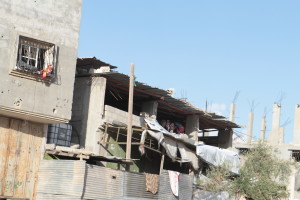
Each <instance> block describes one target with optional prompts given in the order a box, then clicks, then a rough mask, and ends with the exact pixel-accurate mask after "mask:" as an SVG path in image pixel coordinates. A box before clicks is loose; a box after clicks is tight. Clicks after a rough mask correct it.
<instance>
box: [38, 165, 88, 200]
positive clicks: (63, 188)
mask: <svg viewBox="0 0 300 200" xmlns="http://www.w3.org/2000/svg"><path fill="white" fill-rule="evenodd" d="M85 171H86V164H85V161H73V160H43V161H42V162H41V165H40V170H39V178H38V186H37V198H36V199H41V200H45V199H74V200H75V199H81V197H82V191H83V187H84V180H85Z"/></svg>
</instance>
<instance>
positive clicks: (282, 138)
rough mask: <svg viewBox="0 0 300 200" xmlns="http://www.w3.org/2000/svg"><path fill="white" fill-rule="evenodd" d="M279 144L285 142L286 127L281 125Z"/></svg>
mask: <svg viewBox="0 0 300 200" xmlns="http://www.w3.org/2000/svg"><path fill="white" fill-rule="evenodd" d="M278 143H279V144H283V143H284V127H279V140H278Z"/></svg>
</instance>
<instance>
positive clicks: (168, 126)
mask: <svg viewBox="0 0 300 200" xmlns="http://www.w3.org/2000/svg"><path fill="white" fill-rule="evenodd" d="M166 130H167V131H169V132H170V120H167V122H166Z"/></svg>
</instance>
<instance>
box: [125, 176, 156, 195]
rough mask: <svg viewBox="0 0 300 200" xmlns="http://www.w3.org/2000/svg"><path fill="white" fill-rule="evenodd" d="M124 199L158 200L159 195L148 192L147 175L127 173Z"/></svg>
mask: <svg viewBox="0 0 300 200" xmlns="http://www.w3.org/2000/svg"><path fill="white" fill-rule="evenodd" d="M123 185H124V189H123V191H124V197H130V198H137V199H158V195H157V194H152V193H151V192H147V191H146V177H145V174H141V173H134V172H125V176H124V184H123Z"/></svg>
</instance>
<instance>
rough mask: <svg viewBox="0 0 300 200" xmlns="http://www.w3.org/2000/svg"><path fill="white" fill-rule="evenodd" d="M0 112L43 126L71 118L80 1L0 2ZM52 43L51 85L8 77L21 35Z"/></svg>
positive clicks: (25, 78) (11, 70) (22, 0)
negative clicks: (53, 75) (55, 57)
mask: <svg viewBox="0 0 300 200" xmlns="http://www.w3.org/2000/svg"><path fill="white" fill-rule="evenodd" d="M0 13H1V15H0V114H1V115H7V116H13V117H17V118H22V119H25V120H31V121H37V122H42V123H58V122H67V121H68V120H69V119H70V118H71V106H72V97H73V86H74V75H75V65H76V58H77V48H78V38H79V28H80V18H81V0H72V1H69V0H60V1H53V0H49V1H42V0H13V1H11V0H1V2H0ZM20 35H21V36H26V37H29V38H33V39H37V40H41V41H45V42H48V43H52V44H54V45H56V48H57V51H59V52H58V61H57V62H56V63H57V76H56V78H55V80H53V82H52V83H46V82H43V81H40V80H39V81H37V80H31V79H28V78H27V77H25V76H24V77H23V78H22V77H17V76H14V75H12V72H13V69H14V67H15V66H16V62H17V51H18V42H19V36H20Z"/></svg>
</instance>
